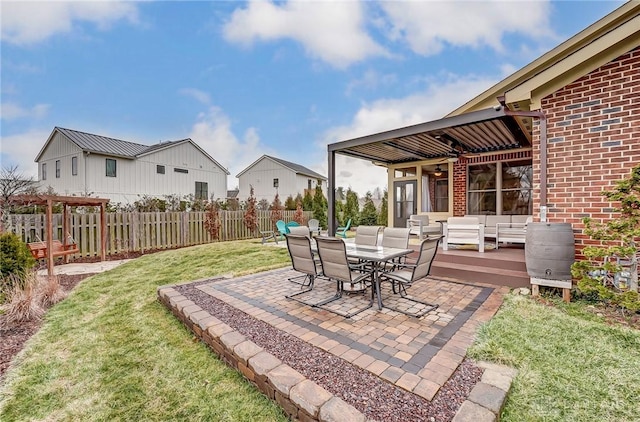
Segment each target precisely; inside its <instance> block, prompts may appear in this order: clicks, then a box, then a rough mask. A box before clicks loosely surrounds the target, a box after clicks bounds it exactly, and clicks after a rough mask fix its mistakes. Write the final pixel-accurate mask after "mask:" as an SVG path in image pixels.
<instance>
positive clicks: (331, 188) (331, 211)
mask: <svg viewBox="0 0 640 422" xmlns="http://www.w3.org/2000/svg"><path fill="white" fill-rule="evenodd" d="M327 150H328V151H329V158H328V164H329V178H328V181H327V202H328V208H327V219H328V220H329V221H328V222H327V223H328V224H327V226H328V230H329V231H328V232H327V235H329V236H333V235H335V234H336V204H335V200H336V187H335V185H336V161H335V159H336V153H335V151H332V150H331V149H330V148H327Z"/></svg>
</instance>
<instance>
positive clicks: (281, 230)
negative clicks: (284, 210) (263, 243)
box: [276, 220, 289, 240]
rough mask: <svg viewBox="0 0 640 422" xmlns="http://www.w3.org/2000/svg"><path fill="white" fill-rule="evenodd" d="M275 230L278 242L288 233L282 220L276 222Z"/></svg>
mask: <svg viewBox="0 0 640 422" xmlns="http://www.w3.org/2000/svg"><path fill="white" fill-rule="evenodd" d="M276 230H277V231H278V233H277V236H278V239H280V240H283V239H284V235H285V234H287V233H289V230H288V229H287V224H286V223H285V222H284V221H282V220H278V221H276Z"/></svg>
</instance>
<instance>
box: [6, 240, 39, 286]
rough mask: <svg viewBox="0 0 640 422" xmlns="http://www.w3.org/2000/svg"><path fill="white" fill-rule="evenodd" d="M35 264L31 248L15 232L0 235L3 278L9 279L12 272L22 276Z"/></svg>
mask: <svg viewBox="0 0 640 422" xmlns="http://www.w3.org/2000/svg"><path fill="white" fill-rule="evenodd" d="M35 264H36V260H35V258H34V257H33V255H31V252H30V251H29V248H28V247H27V245H26V244H25V243H24V242H23V241H22V240H21V239H20V238H19V237H18V236H17V235H15V234H13V233H3V234H2V235H0V277H1V278H2V279H3V280H4V279H7V280H9V276H10V275H12V274H15V275H16V276H17V277H18V278H20V277H22V276H23V275H24V274H26V272H27V270H29V269H31V268H33V267H34V266H35ZM4 283H5V282H3V284H4ZM6 283H12V281H6Z"/></svg>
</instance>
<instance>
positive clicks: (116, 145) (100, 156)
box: [35, 127, 229, 204]
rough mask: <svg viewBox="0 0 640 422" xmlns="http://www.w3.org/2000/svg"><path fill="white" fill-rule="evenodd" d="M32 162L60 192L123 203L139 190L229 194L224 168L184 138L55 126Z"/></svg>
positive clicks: (139, 193) (211, 195) (143, 192)
mask: <svg viewBox="0 0 640 422" xmlns="http://www.w3.org/2000/svg"><path fill="white" fill-rule="evenodd" d="M35 161H36V162H37V163H38V178H39V180H40V185H41V186H42V188H44V189H46V188H47V187H48V186H51V188H52V189H53V190H54V191H55V192H56V193H58V194H60V195H77V196H83V195H87V194H90V195H91V196H93V197H100V198H109V199H110V200H111V202H112V203H118V202H120V203H123V204H125V203H132V202H134V201H137V200H139V199H140V198H141V197H142V196H143V195H149V196H154V197H159V198H161V197H163V196H164V195H178V196H180V197H183V196H185V195H194V197H196V198H198V197H202V198H214V199H218V198H220V199H224V198H225V196H226V195H227V176H228V175H229V172H228V171H227V169H225V168H224V167H222V166H221V165H220V164H219V163H218V162H217V161H216V160H214V159H213V158H212V157H211V156H210V155H209V154H207V153H206V152H205V151H204V150H203V149H202V148H200V147H199V146H198V145H197V144H196V143H195V142H193V141H192V140H191V139H188V138H187V139H182V140H179V141H171V142H162V143H159V144H155V145H151V146H149V145H141V144H136V143H133V142H127V141H121V140H119V139H113V138H108V137H105V136H99V135H93V134H90V133H84V132H79V131H76V130H71V129H64V128H59V127H56V128H54V129H53V132H51V135H50V136H49V138H48V139H47V141H46V143H45V144H44V146H43V147H42V149H41V150H40V153H39V154H38V156H37V157H36V159H35Z"/></svg>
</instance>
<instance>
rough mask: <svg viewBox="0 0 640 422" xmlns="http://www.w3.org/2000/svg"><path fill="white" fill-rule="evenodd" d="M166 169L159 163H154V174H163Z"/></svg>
mask: <svg viewBox="0 0 640 422" xmlns="http://www.w3.org/2000/svg"><path fill="white" fill-rule="evenodd" d="M165 172H166V169H165V167H164V166H163V165H161V164H156V174H165Z"/></svg>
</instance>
